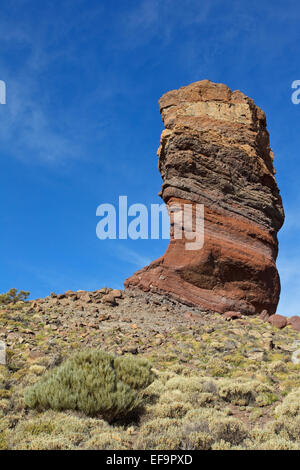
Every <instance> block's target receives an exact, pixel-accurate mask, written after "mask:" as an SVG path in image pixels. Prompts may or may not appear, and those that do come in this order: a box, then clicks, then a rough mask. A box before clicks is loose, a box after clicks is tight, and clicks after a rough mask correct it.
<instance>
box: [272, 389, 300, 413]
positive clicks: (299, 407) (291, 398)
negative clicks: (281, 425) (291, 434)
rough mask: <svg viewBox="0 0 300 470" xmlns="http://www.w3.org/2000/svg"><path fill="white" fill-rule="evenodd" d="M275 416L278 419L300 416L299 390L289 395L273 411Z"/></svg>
mask: <svg viewBox="0 0 300 470" xmlns="http://www.w3.org/2000/svg"><path fill="white" fill-rule="evenodd" d="M275 414H276V415H277V416H279V417H285V418H287V417H288V418H293V417H295V416H300V390H295V391H293V392H291V393H289V394H288V395H287V396H286V397H285V399H284V400H283V402H282V403H281V405H278V406H277V408H276V409H275Z"/></svg>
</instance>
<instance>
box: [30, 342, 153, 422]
mask: <svg viewBox="0 0 300 470" xmlns="http://www.w3.org/2000/svg"><path fill="white" fill-rule="evenodd" d="M123 362H124V363H123ZM135 364H136V367H135ZM135 374H136V378H134V376H135ZM151 380H153V377H152V373H151V370H150V366H149V364H148V363H146V362H145V361H143V360H139V359H135V360H134V359H130V360H128V359H127V358H126V357H124V358H115V357H114V356H112V355H110V354H107V353H105V352H102V351H90V350H87V351H82V352H79V353H76V354H74V356H72V357H71V358H69V359H68V360H66V361H65V362H64V363H63V364H61V365H60V366H59V367H57V368H56V369H53V370H51V371H49V372H47V373H46V374H44V376H43V377H42V378H41V380H40V381H39V382H37V383H36V384H34V385H33V386H31V387H30V388H28V389H27V390H26V392H25V404H26V405H27V406H28V407H30V408H39V409H48V408H51V409H53V410H56V411H61V410H77V411H82V412H84V413H85V414H87V415H89V416H95V415H101V416H102V417H103V418H104V419H106V420H107V421H108V422H110V421H113V420H115V419H121V418H124V417H126V416H128V415H129V414H130V413H132V412H133V410H135V409H136V408H138V407H139V405H140V404H141V396H140V394H139V391H138V390H139V389H141V388H143V387H144V386H145V385H146V384H148V383H149V382H150V381H151Z"/></svg>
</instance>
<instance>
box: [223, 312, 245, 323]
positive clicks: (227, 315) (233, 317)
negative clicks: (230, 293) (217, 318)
mask: <svg viewBox="0 0 300 470" xmlns="http://www.w3.org/2000/svg"><path fill="white" fill-rule="evenodd" d="M223 317H224V318H225V320H227V321H231V320H237V319H238V318H242V315H241V313H240V312H225V313H224V314H223Z"/></svg>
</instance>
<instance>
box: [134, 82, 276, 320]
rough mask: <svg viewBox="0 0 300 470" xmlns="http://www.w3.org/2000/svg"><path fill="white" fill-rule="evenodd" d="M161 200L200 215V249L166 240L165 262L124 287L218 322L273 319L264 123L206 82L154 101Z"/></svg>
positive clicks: (249, 106) (271, 208) (269, 162)
mask: <svg viewBox="0 0 300 470" xmlns="http://www.w3.org/2000/svg"><path fill="white" fill-rule="evenodd" d="M159 106H160V112H161V116H162V120H163V122H164V125H165V129H164V131H163V132H162V135H161V145H160V147H159V150H158V156H159V170H160V172H161V175H162V179H163V184H162V190H161V196H162V198H163V200H164V201H165V203H166V204H167V205H168V208H169V209H172V206H174V205H179V206H182V205H183V204H192V207H193V211H195V208H196V204H197V203H199V204H203V205H204V218H205V230H204V246H203V248H202V249H200V250H193V251H188V250H186V249H185V243H186V240H185V238H184V237H183V238H182V239H175V238H174V230H173V229H174V227H173V225H172V220H171V232H170V233H171V239H170V243H169V246H168V249H167V251H166V253H165V255H164V256H163V257H161V258H160V259H158V260H156V261H154V262H152V263H151V264H150V265H149V266H147V267H145V268H144V269H142V270H140V271H138V272H137V273H135V274H134V275H133V276H132V277H131V278H129V279H127V280H126V281H125V287H131V288H139V289H142V290H143V291H151V292H156V293H163V294H167V295H169V296H171V297H173V298H176V299H178V300H179V301H180V302H183V303H186V304H187V305H193V306H197V307H199V308H201V309H203V310H207V311H216V312H220V313H224V312H226V311H239V312H242V313H244V314H254V313H260V312H261V311H262V310H264V309H266V310H267V312H268V314H270V315H271V314H274V313H275V311H276V307H277V304H278V300H279V295H280V280H279V276H278V272H277V269H276V264H275V263H276V257H277V252H278V241H277V232H278V230H279V229H280V227H281V226H282V224H283V220H284V212H283V207H282V201H281V197H280V194H279V190H278V187H277V184H276V180H275V176H274V175H275V170H274V167H273V158H274V155H273V152H272V150H271V149H270V146H269V134H268V131H267V129H266V117H265V113H264V112H263V111H262V110H261V109H260V108H259V107H258V106H256V105H255V103H254V102H253V100H252V99H250V98H248V97H247V96H245V95H244V94H243V93H241V92H240V91H234V92H232V91H231V90H230V89H229V88H228V87H227V86H226V85H223V84H216V83H212V82H210V81H208V80H203V81H200V82H196V83H193V84H191V85H189V86H186V87H183V88H180V89H179V90H173V91H170V92H168V93H166V94H165V95H163V97H162V98H161V99H160V101H159Z"/></svg>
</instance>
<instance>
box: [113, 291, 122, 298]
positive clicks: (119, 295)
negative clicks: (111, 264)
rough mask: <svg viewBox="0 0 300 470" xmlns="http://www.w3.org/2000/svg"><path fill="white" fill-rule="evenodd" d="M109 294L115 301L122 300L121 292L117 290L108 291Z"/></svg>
mask: <svg viewBox="0 0 300 470" xmlns="http://www.w3.org/2000/svg"><path fill="white" fill-rule="evenodd" d="M110 294H111V295H113V296H114V297H115V298H116V299H121V298H122V291H121V290H119V289H113V290H111V291H110Z"/></svg>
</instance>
